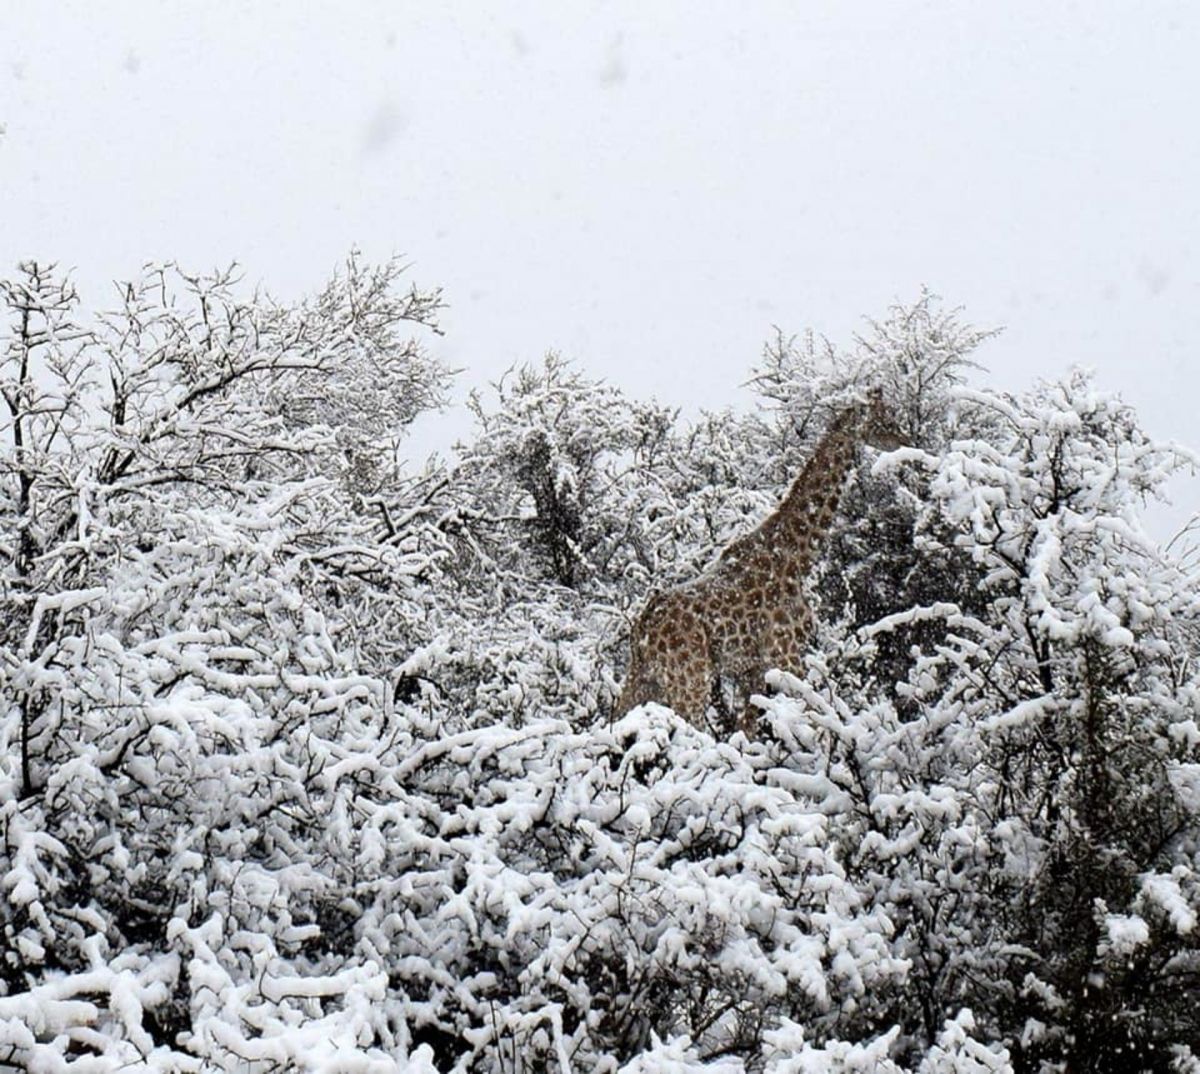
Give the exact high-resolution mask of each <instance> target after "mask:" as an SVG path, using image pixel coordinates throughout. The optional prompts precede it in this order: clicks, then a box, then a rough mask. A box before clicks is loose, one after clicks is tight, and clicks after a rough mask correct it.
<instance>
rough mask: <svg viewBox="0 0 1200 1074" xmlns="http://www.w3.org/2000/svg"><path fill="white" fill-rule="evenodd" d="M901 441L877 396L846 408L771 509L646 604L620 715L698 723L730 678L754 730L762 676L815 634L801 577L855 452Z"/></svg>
mask: <svg viewBox="0 0 1200 1074" xmlns="http://www.w3.org/2000/svg"><path fill="white" fill-rule="evenodd" d="M903 443H904V440H903V438H902V437H901V435H900V432H899V429H898V427H897V425H896V423H895V421H894V420H893V419H892V416H891V414H890V413H889V410H888V408H887V406H886V405H885V404H884V402H883V398H882V395H881V393H879V392H878V391H873V392H872V393H871V394H870V396H869V397H868V398H867V400H866V401H865V402H864V401H858V402H855V403H852V404H851V405H849V406H847V407H846V408H844V409H843V410H842V411H840V412H839V413H838V414H837V416H836V417H835V418H834V420H833V422H832V424H831V425H830V427H829V429H828V431H827V432H826V434H825V436H824V437H823V438H822V440H821V441H820V443H819V444H818V445H817V447H816V449H815V450H814V451H813V454H812V457H811V458H810V459H809V460H808V463H807V464H806V465H805V467H804V468H803V470H801V472H800V475H799V476H798V477H797V478H796V480H795V481H794V482H793V483H792V486H791V488H790V489H789V490H788V492H787V494H786V495H785V496H784V497H783V500H782V501H781V502H780V504H779V506H778V507H777V508H776V509H775V511H774V512H772V513H771V514H770V515H768V516H767V517H766V518H765V519H764V520H763V521H762V522H761V523H760V524H759V526H758V527H757V528H755V529H753V530H751V531H750V532H749V533H747V534H744V535H743V536H741V537H738V538H736V539H735V540H734V541H732V542H731V543H730V544H729V545H727V546H726V547H725V549H724V550H723V551H722V552H721V554H720V556H719V557H718V558H717V561H716V562H715V563H714V564H713V565H712V566H711V567H709V568H708V569H707V570H706V571H704V573H702V574H700V575H699V576H698V577H696V578H694V579H692V580H691V581H689V582H685V583H684V584H683V585H681V586H678V587H677V588H675V589H670V590H667V591H666V592H664V593H658V594H656V595H654V596H652V597H651V598H650V600H649V601H647V603H646V606H645V607H644V608H643V609H642V612H641V614H640V615H639V616H638V618H637V620H636V621H635V623H634V626H633V631H632V634H631V650H632V652H631V658H630V665H629V672H628V674H627V676H626V679H625V686H624V688H623V690H622V691H621V697H620V699H619V701H618V702H617V707H616V710H615V711H616V714H617V715H623V714H624V713H626V712H628V711H629V710H630V709H631V708H633V707H634V706H636V705H640V704H643V703H644V702H647V701H657V702H660V703H661V704H664V705H668V706H670V707H671V708H672V709H674V710H675V711H676V712H677V713H678V714H679V715H680V716H683V717H685V718H686V719H688V720H690V721H692V722H693V723H695V724H697V726H701V725H702V724H703V722H704V720H705V713H706V711H707V707H708V702H709V699H710V697H711V696H712V693H713V689H714V687H715V686H716V685H717V684H718V682H719V681H720V679H721V677H723V676H724V677H726V678H728V679H730V680H732V682H733V685H734V687H735V690H736V692H737V695H738V697H739V699H740V702H741V704H742V705H743V706H744V708H743V711H742V714H741V716H740V717H739V721H738V726H739V728H740V729H741V730H743V731H745V732H746V733H747V734H750V732H751V728H752V726H753V717H754V713H753V710H752V708H751V706H750V703H749V698H750V694H751V693H753V692H754V691H756V690H760V689H761V688H762V682H763V676H764V675H765V674H766V672H767V671H768V670H769V669H770V668H782V669H784V670H786V671H792V672H798V671H799V670H800V669H801V668H802V667H803V657H804V652H805V649H806V648H807V644H808V640H809V638H810V637H811V635H812V630H813V615H812V610H811V609H810V607H809V604H808V600H807V598H806V595H805V580H806V579H807V577H808V574H809V572H810V570H811V569H812V566H813V564H814V563H815V562H816V559H817V557H818V555H819V554H820V552H821V549H822V547H823V545H824V541H825V539H826V538H827V536H828V534H829V529H830V526H831V524H832V522H833V518H834V513H835V512H836V510H837V506H838V501H839V500H840V499H841V496H842V487H843V486H844V484H845V482H846V477H847V475H848V474H849V472H850V470H851V468H852V467H853V466H854V465H855V463H856V462H857V460H858V457H859V452H860V451H861V449H862V447H863V446H864V445H869V446H871V447H875V448H879V449H882V450H887V451H890V450H892V449H894V448H897V447H900V446H901V445H902V444H903Z"/></svg>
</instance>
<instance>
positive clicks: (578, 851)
mask: <svg viewBox="0 0 1200 1074" xmlns="http://www.w3.org/2000/svg"><path fill="white" fill-rule="evenodd" d="M400 282H401V270H400V267H399V266H398V265H396V264H389V265H385V266H382V267H378V268H375V267H369V266H365V265H363V264H361V263H360V262H359V260H358V259H357V258H351V259H350V261H349V262H348V264H347V265H346V266H345V268H344V269H343V270H341V271H340V272H339V273H338V274H337V275H336V276H335V277H334V279H333V280H332V281H331V283H330V284H329V286H328V287H327V288H326V289H325V290H323V291H322V292H321V293H320V294H319V295H318V296H316V297H315V298H313V299H310V300H306V301H303V302H299V303H295V304H291V305H281V304H279V303H276V302H274V301H272V300H271V299H269V298H268V297H266V296H265V295H261V294H259V295H254V294H250V295H246V294H244V293H243V292H242V290H241V288H240V285H239V283H238V282H237V280H236V278H235V277H234V276H233V275H232V274H229V273H219V274H217V275H215V276H211V277H195V276H190V275H188V274H185V273H183V272H181V271H180V270H178V269H176V268H174V267H171V266H158V267H154V268H151V269H149V270H147V273H146V275H145V277H144V278H143V279H142V280H141V281H138V282H134V283H132V284H130V285H128V286H125V287H123V288H122V289H121V290H120V292H119V296H118V302H117V305H116V308H115V309H114V310H112V311H109V312H108V313H105V314H103V315H101V316H98V317H87V316H85V315H84V313H83V311H82V309H81V306H80V303H79V300H78V298H77V296H76V295H75V293H74V291H73V289H72V288H71V286H70V283H69V281H67V280H66V279H65V278H64V277H63V276H62V275H61V274H59V273H57V272H55V271H54V270H52V269H49V268H46V267H43V266H36V265H27V266H22V268H21V269H20V271H19V272H18V274H17V275H16V276H15V277H14V278H13V279H11V280H9V281H7V282H6V283H4V284H3V285H2V290H0V298H2V300H3V304H4V308H5V310H6V311H7V320H6V327H5V329H4V334H3V336H2V337H0V347H2V348H3V350H2V354H3V370H2V379H0V391H2V392H3V403H4V407H5V418H4V423H3V427H2V429H0V432H2V434H3V437H4V440H3V447H2V448H0V459H2V460H3V470H2V471H0V566H2V582H3V586H2V589H0V602H2V604H3V612H4V616H3V623H4V626H3V629H2V631H0V892H2V893H3V899H2V900H0V929H2V939H0V1067H3V1066H4V1065H5V1064H7V1065H8V1066H11V1067H14V1068H17V1069H44V1070H64V1071H71V1070H78V1071H81V1072H82V1071H114V1072H115V1071H118V1070H122V1071H127V1070H138V1069H145V1070H160V1071H179V1070H192V1071H209V1070H228V1071H234V1070H236V1071H243V1070H261V1071H268V1070H279V1071H284V1070H288V1071H291V1070H301V1071H318V1070H326V1071H327V1070H343V1069H345V1070H363V1071H380V1072H385V1071H395V1072H401V1074H450V1072H459V1074H468V1072H471V1074H473V1072H476V1071H479V1072H485V1074H486V1072H494V1074H518V1072H535V1071H536V1072H541V1071H550V1072H557V1074H566V1072H571V1074H584V1072H586V1074H667V1072H674V1074H677V1072H688V1074H750V1072H753V1074H760V1072H761V1074H797V1072H826V1071H834V1072H837V1071H842V1072H846V1074H849V1072H852V1071H853V1072H860V1071H866V1070H872V1071H881V1072H891V1074H905V1072H908V1074H951V1072H955V1074H967V1072H972V1074H975V1072H984V1071H987V1072H999V1071H1023V1072H1024V1071H1028V1072H1038V1074H1042V1072H1046V1074H1049V1072H1050V1071H1061V1070H1080V1071H1085V1070H1086V1071H1114V1072H1116V1071H1124V1070H1137V1069H1149V1070H1155V1071H1159V1070H1161V1071H1164V1072H1165V1071H1168V1070H1196V1069H1200V1022H1198V1021H1197V1015H1196V1010H1197V1004H1196V1003H1195V996H1196V995H1197V994H1198V988H1197V985H1198V983H1200V982H1198V980H1197V974H1198V973H1200V951H1198V950H1197V940H1196V936H1197V933H1196V915H1197V913H1198V912H1200V882H1198V881H1197V861H1196V858H1197V853H1198V850H1197V848H1198V847H1200V838H1198V837H1200V828H1198V824H1197V820H1198V817H1197V814H1198V811H1200V756H1198V755H1197V754H1198V752H1200V730H1197V727H1198V725H1200V716H1198V706H1200V700H1198V699H1200V681H1198V679H1197V673H1196V670H1195V665H1196V654H1197V648H1198V646H1200V578H1198V577H1197V575H1196V573H1195V570H1194V569H1193V567H1192V565H1191V561H1190V559H1189V558H1188V557H1187V556H1186V555H1184V556H1179V557H1176V556H1175V555H1173V554H1170V553H1167V552H1164V551H1162V550H1161V549H1160V548H1158V547H1157V546H1156V545H1155V544H1154V542H1152V541H1151V540H1149V539H1148V538H1147V537H1146V535H1145V534H1144V532H1143V531H1142V529H1141V527H1140V524H1139V521H1138V519H1139V512H1140V510H1141V507H1142V503H1143V501H1144V499H1145V498H1146V497H1152V496H1155V495H1158V494H1160V493H1161V490H1162V488H1163V484H1164V481H1165V480H1166V478H1167V476H1168V475H1169V474H1170V473H1171V472H1172V470H1173V468H1175V467H1177V466H1179V465H1181V464H1183V462H1184V459H1183V456H1182V455H1180V454H1179V453H1178V452H1177V451H1175V450H1173V449H1168V448H1165V447H1162V446H1160V445H1157V444H1155V443H1154V442H1153V441H1152V440H1151V439H1150V438H1149V437H1148V436H1147V435H1146V434H1145V433H1144V432H1143V431H1142V430H1141V428H1140V427H1139V425H1138V423H1137V420H1136V417H1135V415H1134V414H1133V413H1132V411H1131V410H1130V409H1129V408H1128V407H1126V406H1124V405H1123V404H1122V403H1121V402H1120V401H1119V400H1117V399H1114V398H1112V397H1110V396H1106V395H1105V394H1103V393H1102V392H1101V391H1100V390H1099V388H1098V387H1097V386H1096V385H1094V384H1093V382H1092V381H1090V380H1089V379H1087V378H1085V377H1082V376H1080V375H1073V376H1070V377H1068V378H1067V379H1065V380H1063V381H1061V382H1058V383H1052V384H1047V385H1044V386H1042V387H1040V388H1039V389H1037V390H1035V391H1034V392H1031V393H1027V394H1025V395H1022V396H1010V395H1005V394H1003V393H998V392H993V391H985V390H982V389H980V388H978V387H974V386H968V383H969V381H968V377H969V374H971V372H972V363H973V360H974V355H975V350H976V348H977V347H978V346H979V345H980V344H981V343H982V342H983V341H984V340H985V339H986V337H987V333H981V332H978V331H976V330H974V329H972V328H970V327H968V326H966V325H965V324H963V323H962V322H961V320H960V315H959V314H957V313H956V312H947V311H945V310H944V309H943V308H942V307H941V306H940V305H939V304H938V303H937V301H936V300H935V299H934V298H933V297H932V296H930V295H927V294H926V295H923V296H921V298H920V299H919V300H918V301H917V302H916V303H914V304H913V305H911V306H907V307H897V308H896V309H893V310H891V311H889V312H888V313H887V315H886V316H885V317H884V318H883V319H882V320H881V321H879V322H877V323H876V322H872V323H870V324H869V326H868V330H867V331H866V332H864V334H863V336H862V338H861V339H859V340H857V341H855V342H854V344H853V345H852V346H851V347H850V348H849V349H846V350H839V349H837V348H834V347H832V346H829V345H826V344H823V343H818V342H817V341H816V340H814V339H811V338H808V337H803V338H802V341H801V342H800V343H798V344H797V343H791V342H788V341H787V340H785V339H784V340H776V341H774V342H773V343H772V344H771V345H770V346H769V347H768V350H767V352H766V355H765V357H764V359H763V361H762V364H761V365H760V367H759V369H758V370H757V371H756V372H755V374H754V376H755V383H756V385H757V387H758V389H759V391H760V392H761V394H762V398H763V400H764V406H763V407H762V408H761V409H760V410H759V411H757V412H754V413H750V414H744V415H739V414H732V413H721V414H710V415H703V416H701V417H700V418H699V419H697V420H694V421H684V420H682V419H681V418H680V417H679V415H678V414H676V413H674V412H672V411H670V410H667V409H664V408H663V407H660V406H657V405H654V404H642V403H635V402H633V401H631V400H630V399H629V398H628V397H627V396H625V395H624V394H623V393H622V392H621V391H619V390H618V389H617V388H615V387H610V386H607V385H604V384H602V383H598V382H596V381H594V380H592V379H590V378H589V377H587V376H586V375H585V374H584V373H583V372H582V371H580V370H578V369H575V368H574V367H572V366H570V365H569V364H568V363H566V362H564V361H563V360H561V359H559V358H550V359H548V360H547V361H546V362H544V363H543V364H542V365H540V366H537V367H532V368H526V369H524V370H518V371H516V372H514V373H513V374H511V375H510V376H509V377H506V378H505V379H504V380H503V381H502V382H501V383H500V384H499V385H498V386H496V389H495V391H494V392H492V393H491V394H490V395H479V396H477V397H476V398H475V401H474V403H473V406H474V410H475V415H476V419H477V425H476V429H475V432H474V434H473V435H472V436H471V437H470V438H469V439H468V440H467V441H466V442H465V443H464V444H462V445H461V446H460V447H459V449H458V451H457V452H456V453H455V455H454V456H453V457H451V458H450V459H448V460H445V461H438V460H433V461H431V462H430V463H429V464H427V465H426V466H425V467H423V468H417V469H416V470H415V471H413V470H408V469H405V468H404V467H402V466H401V465H400V462H399V459H398V451H397V445H398V442H399V440H400V438H402V437H403V436H404V434H405V430H406V428H407V426H408V424H409V423H410V422H411V421H412V419H413V418H414V417H415V416H416V415H417V414H419V413H422V412H424V411H426V410H429V409H431V408H436V407H437V406H438V405H439V404H440V403H441V402H442V400H443V399H444V397H445V391H446V388H447V386H448V374H447V372H446V371H445V370H444V369H443V368H442V367H441V366H440V365H439V364H438V363H437V362H436V361H434V360H433V359H431V358H430V357H429V355H428V353H427V351H426V350H425V348H424V346H423V344H422V340H423V339H424V338H425V337H427V335H428V333H430V332H433V331H436V328H437V326H436V320H435V319H436V316H437V313H438V309H439V306H440V298H439V295H438V293H437V292H435V291H430V292H426V291H420V290H414V289H410V288H408V289H406V288H401V287H400V286H399V284H400ZM880 385H882V386H884V387H885V389H886V391H887V395H888V397H889V398H890V399H893V400H896V401H898V403H899V409H900V410H901V411H902V419H903V423H904V426H905V429H906V431H907V433H908V439H909V440H910V442H911V446H910V447H907V448H904V449H902V450H900V451H898V452H893V453H891V454H889V455H887V456H883V457H876V458H875V459H874V460H868V461H866V462H864V465H863V467H862V468H860V470H859V471H858V472H857V473H856V474H854V475H853V476H852V479H851V482H850V484H849V487H848V489H847V492H846V496H845V498H844V500H843V506H842V512H841V514H842V517H841V519H840V520H839V522H838V523H837V525H836V526H835V530H834V534H833V538H832V541H831V543H830V546H829V548H828V549H827V553H826V556H825V561H824V563H823V566H822V569H821V570H820V571H819V573H818V575H817V577H816V578H815V579H814V580H813V581H814V586H815V589H816V591H817V593H818V594H819V597H820V602H821V610H822V623H821V628H820V630H819V631H818V635H817V638H816V640H815V641H814V646H813V651H812V653H811V655H810V657H809V660H808V663H807V667H806V670H805V674H804V676H803V677H799V678H796V677H789V676H784V675H782V674H773V675H771V676H769V678H770V682H769V683H764V690H763V696H762V697H760V698H759V701H758V703H759V705H760V707H761V708H762V710H763V719H762V723H761V735H760V737H759V739H758V740H756V741H749V740H747V739H746V738H745V737H744V736H743V735H741V734H739V735H736V736H734V737H733V738H732V739H731V740H729V741H714V739H713V738H712V737H710V736H709V735H708V734H706V733H705V732H704V731H701V730H698V729H697V728H695V727H692V726H691V725H689V724H688V723H686V722H685V721H683V720H681V719H680V718H679V717H677V716H676V715H675V714H674V713H672V712H670V711H669V710H667V709H665V708H662V707H659V706H653V705H650V706H646V707H644V708H640V709H635V710H634V711H633V712H631V713H629V714H627V715H624V716H623V717H622V718H620V719H618V720H615V721H614V720H611V719H610V716H611V713H610V711H609V708H610V702H611V699H612V697H613V696H614V691H615V688H616V684H617V680H618V678H619V675H620V671H621V662H622V648H623V644H624V639H623V634H624V631H625V630H626V628H627V623H628V619H629V616H630V614H631V612H632V609H634V608H636V607H637V606H638V604H639V603H640V602H641V601H642V600H643V599H644V598H645V596H646V595H647V594H648V593H649V592H651V591H652V590H653V589H654V588H656V587H660V586H665V585H669V584H673V583H675V582H677V581H679V580H680V579H682V578H685V577H688V576H689V575H691V574H692V573H694V572H695V571H696V570H697V569H699V568H701V567H703V566H704V565H705V564H706V563H708V562H710V561H711V560H712V558H713V557H714V556H715V555H717V554H718V553H719V551H720V549H721V548H722V547H723V546H724V545H725V544H726V543H727V542H728V541H729V540H730V539H732V538H733V537H735V536H737V535H738V534H739V533H741V532H744V531H745V530H746V529H747V528H749V527H750V526H752V525H753V524H754V522H755V521H757V519H758V518H759V517H761V515H762V514H763V513H765V512H766V511H768V510H769V509H770V508H771V507H772V506H773V504H774V503H775V502H776V499H777V497H778V495H779V493H780V491H781V490H782V488H784V487H785V486H786V484H787V483H788V481H789V480H790V479H791V477H792V476H794V473H795V471H796V469H797V468H798V467H799V465H800V464H801V462H802V460H803V458H804V457H805V455H806V453H807V451H808V450H810V449H811V445H812V444H813V442H814V441H815V438H816V437H818V436H819V435H820V431H821V429H822V428H823V425H824V422H825V421H826V420H827V419H828V417H829V414H830V412H831V410H832V409H835V408H836V405H837V402H838V400H839V399H842V398H845V397H846V396H847V395H848V394H850V393H854V392H858V391H861V390H862V389H863V388H864V387H869V386H880ZM768 687H769V688H768Z"/></svg>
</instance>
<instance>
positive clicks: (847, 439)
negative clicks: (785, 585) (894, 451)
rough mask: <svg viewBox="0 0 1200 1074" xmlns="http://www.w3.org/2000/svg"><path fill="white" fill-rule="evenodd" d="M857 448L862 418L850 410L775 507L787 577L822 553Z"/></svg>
mask: <svg viewBox="0 0 1200 1074" xmlns="http://www.w3.org/2000/svg"><path fill="white" fill-rule="evenodd" d="M861 448H862V414H861V412H860V408H858V407H850V408H848V409H847V410H844V411H843V412H842V413H841V414H840V415H839V416H838V417H837V419H836V420H835V421H834V424H833V427H832V428H831V429H830V430H829V432H828V433H826V435H825V437H824V438H823V439H822V440H821V442H820V443H819V444H818V445H817V448H816V450H815V451H814V452H813V454H812V457H811V458H810V459H809V460H808V463H807V464H806V465H805V467H804V469H803V470H801V471H800V475H799V476H798V477H797V478H796V480H795V481H794V482H792V487H791V488H790V489H789V490H788V492H787V495H786V496H784V498H783V501H782V503H780V505H779V507H778V508H777V509H776V511H775V527H774V528H775V530H776V533H777V534H778V538H779V540H778V551H779V556H780V558H781V559H784V560H786V569H787V571H788V572H789V573H791V574H794V575H806V574H807V573H808V571H809V570H810V569H811V568H812V565H813V563H814V562H815V561H816V559H817V557H818V556H819V555H820V554H821V550H822V548H823V547H824V544H825V541H826V539H827V538H828V536H829V530H830V527H831V526H832V524H833V519H834V516H835V515H836V513H837V507H838V501H839V500H840V499H841V498H842V489H843V487H844V486H845V484H846V478H847V476H848V475H849V473H850V470H851V469H852V468H853V467H854V465H855V463H856V462H857V461H858V455H859V451H860V449H861Z"/></svg>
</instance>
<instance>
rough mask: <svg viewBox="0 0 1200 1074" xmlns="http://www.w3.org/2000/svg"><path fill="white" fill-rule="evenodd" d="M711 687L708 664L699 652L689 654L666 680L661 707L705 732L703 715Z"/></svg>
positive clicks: (710, 665) (711, 671)
mask: <svg viewBox="0 0 1200 1074" xmlns="http://www.w3.org/2000/svg"><path fill="white" fill-rule="evenodd" d="M712 687H713V668H712V662H711V661H710V660H709V659H708V656H707V654H706V653H704V652H703V651H701V652H695V651H693V652H691V653H689V654H688V657H687V659H685V660H684V661H682V662H681V663H680V664H679V665H678V666H677V667H676V668H675V669H674V673H673V674H672V675H671V676H670V677H669V678H668V681H667V684H666V698H665V703H666V704H667V705H668V706H669V707H670V708H672V709H674V711H675V713H676V715H678V716H682V717H683V718H684V719H685V720H687V721H688V723H691V724H694V725H695V726H696V727H699V728H701V729H707V728H706V727H705V724H706V720H705V714H706V713H707V712H708V700H709V698H710V697H711V696H712Z"/></svg>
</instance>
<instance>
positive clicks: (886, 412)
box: [859, 388, 910, 451]
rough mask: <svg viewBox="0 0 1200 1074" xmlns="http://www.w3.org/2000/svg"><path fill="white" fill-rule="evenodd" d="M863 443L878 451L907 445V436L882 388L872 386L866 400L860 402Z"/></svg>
mask: <svg viewBox="0 0 1200 1074" xmlns="http://www.w3.org/2000/svg"><path fill="white" fill-rule="evenodd" d="M861 414H862V417H861V419H860V420H861V422H862V424H861V425H860V426H859V428H860V429H861V432H862V439H863V443H865V444H866V445H867V446H868V447H873V448H876V449H877V450H879V451H895V450H896V448H902V447H907V446H908V445H909V443H910V441H909V438H908V437H907V436H906V435H905V434H904V430H903V429H902V428H901V427H900V423H899V422H898V421H897V420H896V415H895V412H894V411H893V409H892V407H891V406H889V405H888V403H887V402H886V401H885V400H884V398H883V389H881V388H872V389H871V390H870V392H869V393H868V394H867V401H866V402H865V403H863V404H862V411H861Z"/></svg>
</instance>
